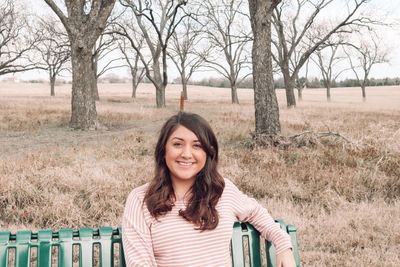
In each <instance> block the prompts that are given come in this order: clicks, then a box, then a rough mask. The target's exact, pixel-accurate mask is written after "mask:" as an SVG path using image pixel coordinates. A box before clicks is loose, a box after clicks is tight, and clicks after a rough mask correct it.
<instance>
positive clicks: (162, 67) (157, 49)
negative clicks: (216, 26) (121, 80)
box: [114, 0, 187, 108]
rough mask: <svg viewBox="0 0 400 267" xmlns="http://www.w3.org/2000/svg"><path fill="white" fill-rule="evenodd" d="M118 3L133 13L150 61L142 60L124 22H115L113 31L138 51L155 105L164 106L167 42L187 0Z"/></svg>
mask: <svg viewBox="0 0 400 267" xmlns="http://www.w3.org/2000/svg"><path fill="white" fill-rule="evenodd" d="M120 3H121V4H122V5H123V6H125V7H127V8H129V9H130V10H131V11H132V12H133V14H134V16H135V18H136V23H137V26H138V27H139V28H140V30H141V33H142V35H143V37H144V40H145V42H146V45H147V48H148V49H149V50H150V54H151V61H150V62H151V64H149V61H148V60H146V59H145V56H144V55H143V54H142V53H143V52H142V51H141V50H140V49H138V45H137V43H136V42H135V39H134V38H133V37H132V36H131V35H130V34H129V31H128V29H127V27H126V25H122V24H121V23H117V24H116V25H117V26H118V27H117V29H116V30H115V31H114V32H115V33H117V34H120V35H122V36H124V37H126V38H127V39H128V40H129V42H130V43H131V46H132V48H134V49H135V50H136V52H137V53H138V54H139V56H140V60H141V61H142V64H143V65H144V68H145V72H146V77H147V78H148V79H149V80H150V81H151V82H152V83H153V85H154V86H155V88H156V104H157V108H163V107H165V88H166V87H167V84H168V73H167V46H168V41H169V40H170V38H171V36H172V34H173V33H174V31H175V29H176V27H177V25H178V24H179V23H180V22H181V20H182V19H183V18H184V17H185V16H186V15H180V13H181V12H179V11H181V10H183V6H184V5H186V3H187V0H186V1H185V0H180V1H173V0H167V1H145V0H138V1H132V0H120ZM133 27H135V26H133ZM131 28H132V27H131ZM150 65H151V66H150Z"/></svg>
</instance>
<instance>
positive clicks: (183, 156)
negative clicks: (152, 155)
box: [165, 125, 207, 184]
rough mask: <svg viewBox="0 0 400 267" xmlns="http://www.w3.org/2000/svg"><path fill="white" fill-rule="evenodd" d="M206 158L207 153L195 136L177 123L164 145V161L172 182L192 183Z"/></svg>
mask: <svg viewBox="0 0 400 267" xmlns="http://www.w3.org/2000/svg"><path fill="white" fill-rule="evenodd" d="M206 159H207V154H206V152H205V151H204V150H203V148H202V145H201V143H200V141H199V140H198V138H197V136H196V135H195V134H194V133H193V132H192V131H190V130H189V129H188V128H186V127H184V126H181V125H179V126H178V127H177V128H176V129H175V131H174V132H172V134H171V136H170V137H169V138H168V140H167V143H166V145H165V162H166V164H167V167H168V169H169V171H170V174H171V179H172V182H173V183H175V184H177V183H187V182H192V183H194V181H195V179H196V175H197V174H198V173H199V172H200V171H201V170H202V169H203V167H204V165H205V163H206Z"/></svg>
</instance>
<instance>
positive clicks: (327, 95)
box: [326, 85, 331, 102]
mask: <svg viewBox="0 0 400 267" xmlns="http://www.w3.org/2000/svg"><path fill="white" fill-rule="evenodd" d="M326 99H327V100H328V102H331V86H330V85H327V86H326Z"/></svg>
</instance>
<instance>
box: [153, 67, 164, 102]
mask: <svg viewBox="0 0 400 267" xmlns="http://www.w3.org/2000/svg"><path fill="white" fill-rule="evenodd" d="M153 73H154V77H153V80H154V81H155V84H154V86H155V87H156V104H157V108H165V87H166V84H165V83H163V78H162V77H163V76H161V71H160V63H159V61H158V60H154V62H153ZM163 75H164V76H165V75H166V74H165V73H164V72H163Z"/></svg>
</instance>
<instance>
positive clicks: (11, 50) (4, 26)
mask: <svg viewBox="0 0 400 267" xmlns="http://www.w3.org/2000/svg"><path fill="white" fill-rule="evenodd" d="M29 25H30V23H28V21H27V18H26V17H25V16H24V15H23V14H21V13H20V12H19V11H18V10H17V8H16V7H15V5H14V1H11V0H3V1H1V2H0V75H4V74H8V73H16V72H21V71H27V70H32V69H35V68H37V65H36V64H35V63H34V62H33V61H32V59H31V58H30V57H29V52H30V51H31V49H32V48H33V47H34V46H35V45H36V44H37V43H38V42H39V41H40V38H41V34H39V30H38V31H36V32H35V31H34V30H33V29H31V28H29Z"/></svg>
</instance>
